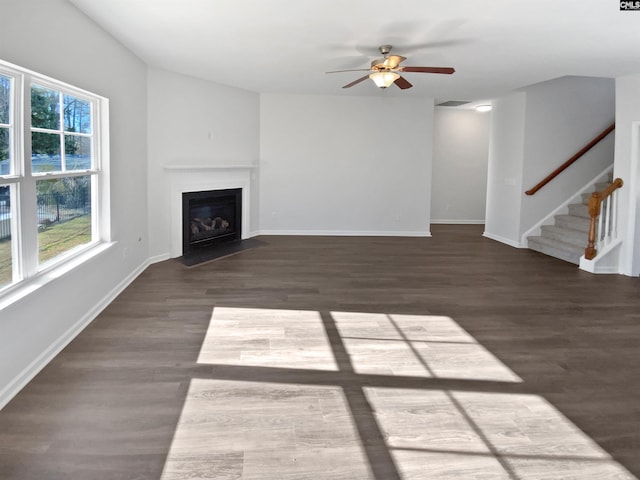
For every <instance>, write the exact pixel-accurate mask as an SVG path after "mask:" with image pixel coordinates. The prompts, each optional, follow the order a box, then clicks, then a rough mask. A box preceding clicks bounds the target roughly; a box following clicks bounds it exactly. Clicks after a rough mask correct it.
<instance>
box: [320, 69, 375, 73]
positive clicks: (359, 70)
mask: <svg viewBox="0 0 640 480" xmlns="http://www.w3.org/2000/svg"><path fill="white" fill-rule="evenodd" d="M368 71H370V69H369V68H356V69H351V70H332V71H331V72H324V73H342V72H368Z"/></svg>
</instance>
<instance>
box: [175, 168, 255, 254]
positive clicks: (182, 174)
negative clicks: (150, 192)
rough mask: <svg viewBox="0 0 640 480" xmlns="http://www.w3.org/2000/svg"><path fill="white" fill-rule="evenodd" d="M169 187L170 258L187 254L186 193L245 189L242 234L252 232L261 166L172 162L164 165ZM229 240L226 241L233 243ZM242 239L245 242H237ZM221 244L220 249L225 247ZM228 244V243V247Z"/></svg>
mask: <svg viewBox="0 0 640 480" xmlns="http://www.w3.org/2000/svg"><path fill="white" fill-rule="evenodd" d="M164 172H165V176H164V181H165V182H166V183H165V184H164V185H165V187H164V188H165V191H166V192H167V194H168V199H167V201H168V203H169V205H170V222H169V225H168V226H167V231H168V233H169V238H170V254H169V258H177V259H178V258H184V257H183V235H184V234H183V222H182V215H183V212H182V210H183V206H182V195H183V194H184V193H191V192H200V191H209V190H227V189H236V188H238V189H241V190H242V195H241V196H242V208H241V210H242V215H241V217H242V220H241V228H240V231H241V233H240V235H241V237H242V240H245V239H249V238H250V237H251V236H252V233H251V232H252V230H251V218H252V213H251V212H254V211H255V205H254V202H255V199H253V197H252V194H251V193H252V191H253V188H252V187H254V186H255V185H254V183H255V182H256V181H257V166H255V165H201V164H189V163H186V162H185V163H182V164H170V165H165V167H164ZM233 243H234V242H229V243H227V244H226V245H230V244H233ZM237 243H242V242H237ZM222 245H225V244H224V243H223V244H221V246H220V247H219V249H222ZM225 248H226V247H225Z"/></svg>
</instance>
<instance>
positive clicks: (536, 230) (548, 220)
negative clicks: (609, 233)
mask: <svg viewBox="0 0 640 480" xmlns="http://www.w3.org/2000/svg"><path fill="white" fill-rule="evenodd" d="M612 171H613V165H611V166H609V167H607V168H605V169H604V170H603V171H602V172H601V173H599V174H598V175H596V176H595V177H594V178H593V179H592V180H591V181H590V182H589V183H587V184H586V185H585V186H584V187H582V188H581V189H580V190H578V192H577V193H575V194H574V195H573V196H572V197H571V198H569V199H568V200H567V201H566V202H564V203H563V204H561V205H560V206H559V207H558V208H556V209H555V210H553V211H552V212H551V213H550V214H548V215H547V216H546V217H544V218H543V219H542V220H540V221H539V222H538V223H536V224H535V225H534V226H533V227H531V228H530V229H529V230H527V231H526V232H524V233H523V234H522V236H521V237H520V244H521V245H524V248H528V247H529V240H528V238H529V237H530V236H538V235H540V234H541V232H542V229H541V227H542V226H543V225H553V223H554V217H555V216H556V215H560V214H563V213H567V212H568V211H569V205H571V204H573V203H576V200H577V199H578V198H580V196H581V195H582V194H583V193H587V192H588V191H589V189H590V188H593V186H594V185H595V184H596V183H598V181H599V180H601V179H602V177H604V176H605V175H607V174H608V173H609V172H612Z"/></svg>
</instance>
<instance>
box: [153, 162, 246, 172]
mask: <svg viewBox="0 0 640 480" xmlns="http://www.w3.org/2000/svg"><path fill="white" fill-rule="evenodd" d="M163 168H164V169H165V170H178V171H185V172H186V171H191V170H251V169H254V168H258V165H177V164H176V165H165V166H164V167H163Z"/></svg>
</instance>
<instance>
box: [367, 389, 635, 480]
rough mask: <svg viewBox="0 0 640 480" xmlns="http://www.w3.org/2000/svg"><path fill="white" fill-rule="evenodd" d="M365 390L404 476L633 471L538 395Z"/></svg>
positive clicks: (624, 474) (616, 474) (576, 475)
mask: <svg viewBox="0 0 640 480" xmlns="http://www.w3.org/2000/svg"><path fill="white" fill-rule="evenodd" d="M365 391H366V395H367V399H368V401H369V402H370V404H371V406H372V408H373V410H374V411H375V416H376V420H377V422H378V424H379V425H380V428H381V429H382V430H383V432H384V434H385V436H386V438H387V445H388V447H389V448H390V450H391V451H392V454H393V457H394V459H395V462H396V464H397V465H398V469H399V470H400V472H401V474H402V477H403V478H415V477H416V476H417V478H422V477H420V471H419V466H423V467H425V468H428V469H429V471H430V472H431V475H432V478H476V476H478V475H486V478H520V479H557V478H562V479H576V480H578V479H580V480H582V479H586V478H616V479H634V478H635V477H634V476H633V475H631V474H630V473H629V472H628V471H627V470H626V469H624V468H623V467H622V466H621V465H619V464H618V463H617V462H615V461H614V460H613V459H612V458H611V457H610V455H609V454H608V453H607V452H606V451H604V450H603V449H602V448H601V447H600V446H599V445H598V444H597V443H595V442H594V441H593V440H592V439H591V438H589V436H587V435H586V434H584V433H583V432H582V431H581V430H580V429H578V428H577V427H576V426H575V425H574V424H573V423H571V421H569V420H568V419H567V418H566V417H565V416H564V415H562V414H561V413H560V412H559V411H558V410H557V409H556V408H555V407H553V405H551V404H550V403H548V402H547V401H546V400H545V399H544V398H542V397H540V396H537V395H525V394H500V393H481V392H458V391H452V392H449V391H425V390H418V389H412V390H409V389H396V388H365ZM425 478H431V477H425ZM482 478H485V477H482Z"/></svg>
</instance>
